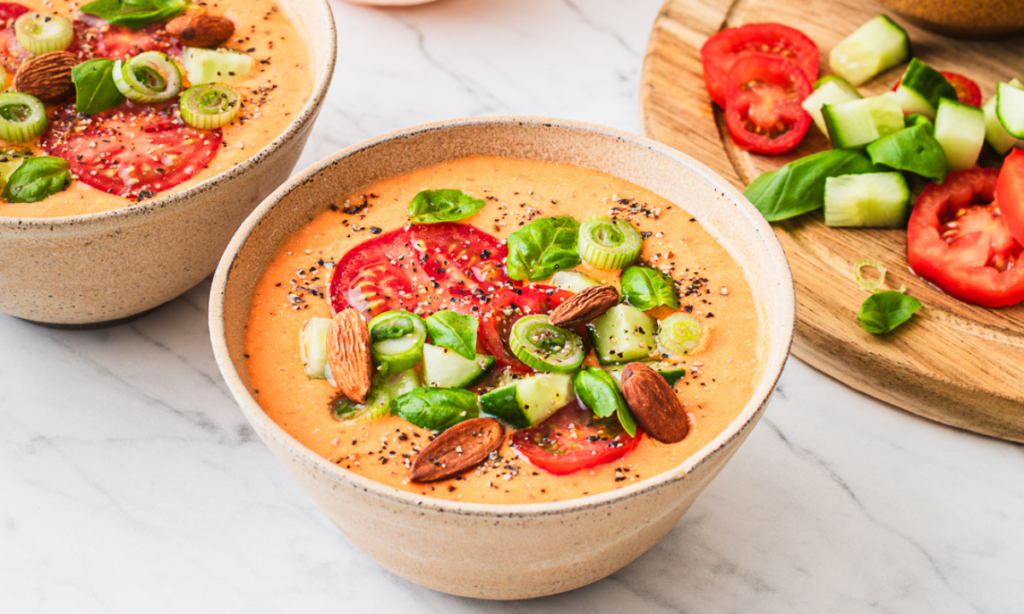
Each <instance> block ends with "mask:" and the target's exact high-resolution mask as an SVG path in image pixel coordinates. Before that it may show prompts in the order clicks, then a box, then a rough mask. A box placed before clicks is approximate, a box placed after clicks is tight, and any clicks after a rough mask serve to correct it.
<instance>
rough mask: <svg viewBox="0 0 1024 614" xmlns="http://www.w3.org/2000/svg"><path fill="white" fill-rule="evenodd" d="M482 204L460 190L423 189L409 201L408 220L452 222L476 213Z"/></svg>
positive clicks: (415, 222)
mask: <svg viewBox="0 0 1024 614" xmlns="http://www.w3.org/2000/svg"><path fill="white" fill-rule="evenodd" d="M484 204H485V203H484V201H482V200H479V199H476V198H473V197H472V196H470V195H469V194H466V193H465V192H463V191H462V190H423V191H422V192H420V193H419V194H417V195H416V196H414V197H413V199H412V202H410V203H409V221H410V222H412V223H413V224H436V223H438V222H454V221H456V220H461V219H464V218H467V217H470V216H472V215H476V213H477V212H478V211H480V210H481V209H483V208H484Z"/></svg>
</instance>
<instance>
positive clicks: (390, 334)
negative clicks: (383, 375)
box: [369, 311, 427, 373]
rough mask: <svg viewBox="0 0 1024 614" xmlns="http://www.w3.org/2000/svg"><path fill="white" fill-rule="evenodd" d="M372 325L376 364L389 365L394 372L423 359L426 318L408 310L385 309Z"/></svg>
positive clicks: (371, 344) (372, 353)
mask: <svg viewBox="0 0 1024 614" xmlns="http://www.w3.org/2000/svg"><path fill="white" fill-rule="evenodd" d="M369 327H370V355H371V356H372V357H373V362H374V364H377V365H383V364H386V365H387V366H388V371H389V372H390V373H398V372H400V371H405V370H406V369H411V368H413V367H415V366H416V364H417V363H419V362H420V361H421V360H423V344H424V343H425V342H426V340H427V326H426V324H424V323H423V318H421V317H419V316H418V315H415V314H412V313H409V312H406V311H385V312H384V313H382V314H380V315H379V316H377V317H375V318H373V319H372V320H370V324H369Z"/></svg>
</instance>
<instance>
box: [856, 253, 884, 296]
mask: <svg viewBox="0 0 1024 614" xmlns="http://www.w3.org/2000/svg"><path fill="white" fill-rule="evenodd" d="M864 267H871V268H872V269H875V270H876V271H878V279H876V280H875V281H869V280H867V279H864V277H863V276H862V275H861V274H860V270H861V269H863V268H864ZM853 278H854V279H856V280H857V284H858V285H859V286H860V289H861V290H864V291H865V292H874V291H875V290H877V289H879V288H881V287H882V284H883V283H885V267H884V266H882V263H881V262H879V261H877V260H874V259H871V258H865V259H864V260H858V261H857V263H856V264H854V265H853Z"/></svg>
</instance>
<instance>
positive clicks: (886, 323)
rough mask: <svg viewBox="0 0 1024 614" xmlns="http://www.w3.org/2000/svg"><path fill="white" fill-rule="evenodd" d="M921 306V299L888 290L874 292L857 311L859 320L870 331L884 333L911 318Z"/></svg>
mask: <svg viewBox="0 0 1024 614" xmlns="http://www.w3.org/2000/svg"><path fill="white" fill-rule="evenodd" d="M921 307H922V305H921V301H919V300H917V299H916V298H914V297H912V296H907V295H906V294H903V293H902V292H898V291H896V290H886V291H884V292H877V293H875V294H872V295H871V296H869V297H868V298H867V299H866V300H865V301H864V304H863V305H861V306H860V311H858V312H857V321H858V322H860V327H861V328H863V329H864V330H866V331H868V332H869V333H873V334H875V335H882V334H885V333H888V332H891V331H892V330H893V329H894V328H896V327H897V326H899V325H900V324H903V323H904V322H906V321H907V320H909V319H910V316H912V315H914V313H915V312H917V310H918V309H920V308H921Z"/></svg>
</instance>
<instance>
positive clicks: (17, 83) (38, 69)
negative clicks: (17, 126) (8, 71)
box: [13, 51, 78, 104]
mask: <svg viewBox="0 0 1024 614" xmlns="http://www.w3.org/2000/svg"><path fill="white" fill-rule="evenodd" d="M77 63H78V58H76V57H75V55H74V54H72V53H68V52H67V51H51V52H50V53H44V54H43V55H39V56H36V57H34V58H31V59H29V60H28V61H26V62H25V63H24V64H22V65H21V68H19V69H18V72H17V74H15V75H14V83H13V85H14V89H15V90H17V91H19V92H21V93H23V94H29V95H31V96H35V97H36V98H38V99H39V100H41V101H42V102H45V103H47V104H54V103H58V102H63V101H65V100H67V99H68V98H70V97H71V96H72V95H74V93H75V84H74V83H73V82H72V81H71V69H72V68H74V66H75V64H77Z"/></svg>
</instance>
